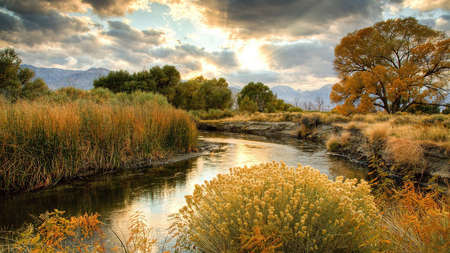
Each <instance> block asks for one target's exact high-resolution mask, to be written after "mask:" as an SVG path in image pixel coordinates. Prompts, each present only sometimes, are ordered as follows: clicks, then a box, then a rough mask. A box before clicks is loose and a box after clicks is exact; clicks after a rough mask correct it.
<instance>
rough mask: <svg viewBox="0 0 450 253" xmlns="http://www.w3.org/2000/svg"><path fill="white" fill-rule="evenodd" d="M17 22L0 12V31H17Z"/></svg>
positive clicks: (15, 19)
mask: <svg viewBox="0 0 450 253" xmlns="http://www.w3.org/2000/svg"><path fill="white" fill-rule="evenodd" d="M18 23H19V20H18V19H17V18H15V17H12V16H10V15H8V14H6V13H3V12H0V24H1V25H0V31H7V32H10V31H14V30H17V25H18Z"/></svg>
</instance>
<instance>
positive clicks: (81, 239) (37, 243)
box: [0, 209, 156, 253]
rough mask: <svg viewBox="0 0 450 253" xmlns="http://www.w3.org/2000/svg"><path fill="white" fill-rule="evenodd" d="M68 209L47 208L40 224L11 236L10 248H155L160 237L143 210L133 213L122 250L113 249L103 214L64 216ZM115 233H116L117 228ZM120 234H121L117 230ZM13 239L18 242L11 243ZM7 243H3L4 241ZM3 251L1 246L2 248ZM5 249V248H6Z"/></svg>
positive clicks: (50, 252) (52, 250)
mask: <svg viewBox="0 0 450 253" xmlns="http://www.w3.org/2000/svg"><path fill="white" fill-rule="evenodd" d="M63 214H64V211H58V210H56V209H55V211H54V212H50V213H49V212H46V213H44V214H41V215H39V216H38V217H37V218H36V222H37V224H28V225H27V226H26V227H24V228H23V229H22V231H20V232H19V234H18V236H16V238H2V239H7V241H8V243H7V245H5V246H6V247H7V248H8V249H9V250H8V252H47V253H56V252H58V253H66V252H67V253H69V252H130V253H134V252H136V253H137V252H152V250H153V246H154V244H155V243H156V239H154V238H151V237H150V236H149V234H150V231H151V230H152V228H149V227H148V226H147V221H146V219H145V217H144V215H143V214H142V212H136V213H134V214H132V215H131V216H130V223H131V225H130V227H129V228H128V231H129V237H128V239H127V240H125V238H123V239H124V240H122V239H121V238H118V239H119V240H120V241H121V246H122V250H121V251H119V248H118V247H117V246H116V247H114V248H111V249H109V247H108V245H105V243H104V240H103V239H104V237H105V234H104V233H103V231H102V230H101V227H100V226H101V225H102V222H100V221H99V220H98V218H99V214H97V213H96V214H91V215H88V214H87V213H86V214H84V215H80V216H71V217H69V218H65V217H63ZM113 233H114V234H116V233H115V232H114V231H113ZM116 235H117V234H116ZM11 242H14V243H13V244H11ZM2 246H3V245H2ZM13 249H14V250H13ZM0 251H1V248H0ZM2 252H3V251H2Z"/></svg>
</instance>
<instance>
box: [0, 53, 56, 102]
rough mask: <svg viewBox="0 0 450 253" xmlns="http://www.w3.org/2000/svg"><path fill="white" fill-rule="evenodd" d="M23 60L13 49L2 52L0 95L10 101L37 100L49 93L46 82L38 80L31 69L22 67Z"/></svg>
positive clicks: (0, 59) (0, 54) (0, 58)
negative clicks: (21, 99)
mask: <svg viewBox="0 0 450 253" xmlns="http://www.w3.org/2000/svg"><path fill="white" fill-rule="evenodd" d="M21 64H22V60H21V59H20V58H19V56H18V55H17V53H16V52H15V51H14V49H13V48H6V49H4V50H3V51H2V52H0V93H1V94H3V95H4V96H5V97H6V98H8V99H10V100H13V101H15V100H17V99H20V98H26V99H35V98H37V97H39V96H42V95H43V94H46V93H48V92H49V89H48V87H47V85H46V84H45V82H44V81H43V80H42V79H40V78H36V79H35V80H33V78H34V76H35V73H34V71H33V70H31V69H29V68H22V67H21Z"/></svg>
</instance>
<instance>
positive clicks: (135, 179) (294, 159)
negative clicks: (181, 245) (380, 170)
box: [0, 134, 366, 250]
mask: <svg viewBox="0 0 450 253" xmlns="http://www.w3.org/2000/svg"><path fill="white" fill-rule="evenodd" d="M201 138H202V139H203V140H205V141H209V142H215V143H218V144H219V145H220V149H219V150H217V151H215V152H214V153H212V154H210V155H206V156H203V157H199V158H195V159H191V160H188V161H182V162H178V163H174V164H170V165H166V166H163V167H158V168H153V169H148V170H142V171H139V172H137V173H136V172H134V173H116V174H111V175H106V176H102V177H99V178H97V179H96V181H93V182H83V183H82V184H75V185H68V186H63V187H59V188H55V189H50V190H47V191H43V192H41V193H30V194H25V195H18V196H14V197H12V198H8V199H6V200H4V201H2V202H0V210H2V209H3V211H2V213H5V214H6V215H2V217H0V222H1V223H0V226H6V225H14V226H15V227H17V226H18V225H20V224H22V223H23V222H24V221H27V222H30V221H31V220H30V218H29V216H28V214H33V215H38V214H39V213H43V212H45V211H46V210H53V209H55V208H57V209H59V210H66V211H67V213H68V214H69V215H79V214H84V213H85V212H88V213H95V212H98V213H100V214H101V220H102V221H104V222H105V225H106V226H107V227H111V228H112V229H113V230H114V231H115V232H116V233H117V234H119V235H120V236H121V237H122V236H123V237H124V238H127V237H128V234H127V229H128V227H129V225H130V223H129V219H130V216H131V215H132V214H133V213H135V212H136V211H142V212H143V214H144V215H145V217H146V219H147V221H148V224H149V226H151V227H153V231H152V233H153V235H154V236H156V237H158V241H159V242H160V243H162V242H163V241H164V238H165V237H166V236H167V230H166V229H167V228H168V227H169V226H170V222H169V221H168V216H169V215H170V214H172V213H175V212H177V211H178V210H179V209H180V208H181V207H182V206H184V205H185V200H184V196H185V195H188V194H192V192H193V190H194V187H195V185H196V184H203V183H204V181H205V180H211V179H212V178H213V177H215V176H216V175H217V174H219V173H222V174H225V173H228V172H229V168H230V167H239V166H244V165H247V166H251V165H255V164H259V163H266V162H272V161H273V160H275V161H276V162H279V161H281V160H282V161H284V162H285V163H286V164H287V165H289V166H296V165H297V164H298V163H301V164H302V165H311V166H312V167H314V168H316V169H318V170H320V171H321V172H322V173H325V174H327V175H328V176H329V178H330V179H334V178H335V177H336V176H338V175H344V176H345V177H349V178H353V177H357V178H364V177H365V174H366V173H364V172H363V171H361V170H358V169H354V168H352V165H351V164H349V163H348V162H346V161H343V160H340V159H336V158H333V157H330V156H328V155H327V154H326V150H325V147H324V146H323V145H321V144H317V143H314V142H307V141H299V140H295V139H291V138H286V139H284V138H267V137H260V136H258V137H255V136H251V135H232V134H202V137H201ZM104 231H105V233H107V234H108V237H107V238H106V241H107V242H108V241H110V240H112V241H114V242H117V239H116V238H115V236H114V235H113V233H112V232H111V231H110V230H109V228H106V227H105V229H104ZM122 234H123V235H122ZM167 246H170V245H167ZM167 246H166V250H168V248H167Z"/></svg>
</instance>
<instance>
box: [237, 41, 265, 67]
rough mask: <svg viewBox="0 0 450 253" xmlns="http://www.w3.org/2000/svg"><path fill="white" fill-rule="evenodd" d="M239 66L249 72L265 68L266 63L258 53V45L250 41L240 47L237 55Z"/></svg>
mask: <svg viewBox="0 0 450 253" xmlns="http://www.w3.org/2000/svg"><path fill="white" fill-rule="evenodd" d="M238 57H239V62H240V63H241V65H242V66H243V67H244V68H246V69H250V70H259V69H263V68H266V67H267V66H266V62H265V60H264V57H263V55H262V54H261V52H260V51H259V43H257V42H255V41H252V42H250V43H248V44H247V45H245V46H244V47H242V49H241V50H240V51H239V54H238Z"/></svg>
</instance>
